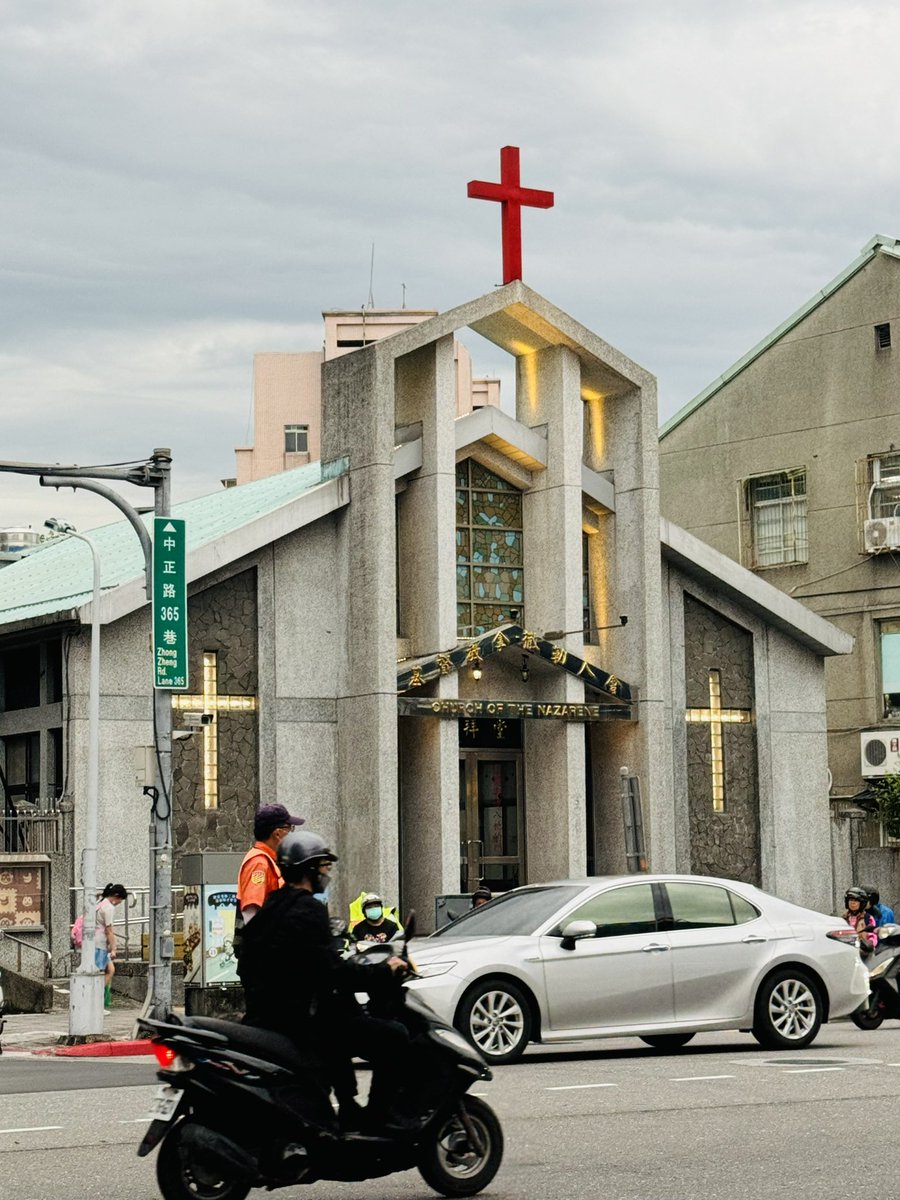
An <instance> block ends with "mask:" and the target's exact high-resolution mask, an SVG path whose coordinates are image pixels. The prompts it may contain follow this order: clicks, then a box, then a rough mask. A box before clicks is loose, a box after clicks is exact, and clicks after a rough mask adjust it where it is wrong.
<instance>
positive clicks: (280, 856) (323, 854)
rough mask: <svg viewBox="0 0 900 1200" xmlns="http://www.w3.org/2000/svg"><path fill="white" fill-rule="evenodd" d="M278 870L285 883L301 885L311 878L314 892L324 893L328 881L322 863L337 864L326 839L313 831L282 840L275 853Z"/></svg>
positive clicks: (292, 834)
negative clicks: (321, 868)
mask: <svg viewBox="0 0 900 1200" xmlns="http://www.w3.org/2000/svg"><path fill="white" fill-rule="evenodd" d="M275 854H276V861H277V863H278V869H279V870H280V871H281V876H282V878H283V879H284V881H285V883H300V882H302V880H303V878H304V876H309V879H310V882H311V883H312V885H313V891H314V892H324V891H325V885H326V883H327V880H326V879H324V878H323V876H322V873H321V871H320V869H319V868H320V866H321V864H322V863H335V862H337V855H336V854H332V852H331V851H330V850H329V849H328V846H327V845H326V842H325V839H324V838H322V837H319V835H318V834H317V833H313V832H312V831H311V830H309V831H306V830H304V831H303V832H302V833H289V834H288V835H287V837H284V838H282V840H281V841H280V842H279V844H278V849H277V851H276V852H275Z"/></svg>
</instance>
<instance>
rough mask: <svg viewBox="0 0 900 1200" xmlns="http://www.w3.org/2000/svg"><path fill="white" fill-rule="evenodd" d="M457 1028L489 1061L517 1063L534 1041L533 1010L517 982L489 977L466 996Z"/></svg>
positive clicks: (460, 1008)
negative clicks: (529, 1044)
mask: <svg viewBox="0 0 900 1200" xmlns="http://www.w3.org/2000/svg"><path fill="white" fill-rule="evenodd" d="M456 1028H457V1029H458V1030H459V1031H460V1033H461V1034H462V1035H463V1036H464V1037H466V1038H468V1039H469V1041H470V1042H471V1043H472V1045H473V1046H474V1047H475V1048H476V1049H477V1050H479V1051H480V1052H481V1054H482V1056H483V1057H484V1058H485V1059H486V1060H487V1062H489V1063H507V1062H515V1061H516V1059H518V1058H521V1057H522V1055H523V1054H524V1052H525V1047H526V1046H527V1045H528V1043H529V1041H530V1040H531V1009H530V1008H529V1005H528V1001H527V999H526V998H525V995H524V993H523V992H522V991H521V990H520V989H519V988H517V987H516V985H515V984H513V983H508V982H507V981H506V980H505V979H485V980H484V981H483V982H482V983H479V984H478V985H477V986H476V987H474V988H472V990H471V991H470V992H469V993H468V995H466V996H465V997H464V998H463V1002H462V1004H461V1005H460V1006H459V1009H458V1011H457V1014H456Z"/></svg>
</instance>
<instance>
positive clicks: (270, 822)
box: [237, 804, 303, 925]
mask: <svg viewBox="0 0 900 1200" xmlns="http://www.w3.org/2000/svg"><path fill="white" fill-rule="evenodd" d="M302 824H303V817H292V816H291V814H290V813H289V812H288V810H287V809H286V808H285V807H284V805H283V804H264V805H263V806H262V808H258V809H257V810H256V816H255V817H254V818H253V837H254V838H255V841H254V843H253V845H252V846H251V848H250V849H249V850H248V851H247V853H246V854H245V855H244V861H243V862H242V863H241V869H240V871H239V872H238V889H237V899H238V915H239V916H240V917H241V918H242V920H243V923H244V924H245V925H246V924H247V922H248V921H250V920H252V919H253V917H255V916H256V914H257V913H258V912H259V910H260V909H261V908H262V906H263V901H264V900H265V898H266V896H268V894H269V892H274V891H276V890H277V889H278V888H280V887H281V886H282V885H283V883H284V880H283V879H282V878H281V872H280V871H279V870H278V866H277V864H276V862H275V851H276V850H277V849H278V844H279V842H280V841H281V840H282V838H284V837H286V836H287V835H288V834H289V833H290V832H291V830H292V828H294V827H295V826H297V825H302Z"/></svg>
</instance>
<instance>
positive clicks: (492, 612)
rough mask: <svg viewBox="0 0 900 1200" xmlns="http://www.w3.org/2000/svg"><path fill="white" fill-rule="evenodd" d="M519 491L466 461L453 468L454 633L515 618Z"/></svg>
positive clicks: (518, 605)
mask: <svg viewBox="0 0 900 1200" xmlns="http://www.w3.org/2000/svg"><path fill="white" fill-rule="evenodd" d="M522 555H523V548H522V493H521V492H520V491H518V489H517V488H515V487H513V485H512V484H511V483H507V482H506V480H505V479H501V478H500V476H499V475H495V474H494V472H493V471H489V470H488V469H487V467H483V466H482V465H481V464H480V463H477V462H474V461H473V460H472V459H467V460H466V461H465V462H461V463H458V464H457V467H456V561H457V568H456V600H457V605H456V612H457V625H458V632H459V635H460V637H476V636H478V635H479V634H481V633H484V632H485V630H487V629H493V628H495V627H496V626H497V625H503V624H504V623H505V622H507V621H521V619H522V603H523V601H524V570H523V565H522V564H523V558H522Z"/></svg>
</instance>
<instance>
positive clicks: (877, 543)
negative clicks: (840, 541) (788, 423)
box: [863, 517, 900, 554]
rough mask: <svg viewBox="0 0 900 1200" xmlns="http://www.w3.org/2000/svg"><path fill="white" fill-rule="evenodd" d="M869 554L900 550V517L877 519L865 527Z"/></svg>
mask: <svg viewBox="0 0 900 1200" xmlns="http://www.w3.org/2000/svg"><path fill="white" fill-rule="evenodd" d="M863 541H864V543H865V547H866V553H867V554H879V553H881V552H882V551H884V550H900V517H876V518H875V519H874V520H871V521H866V523H865V525H864V526H863Z"/></svg>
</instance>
